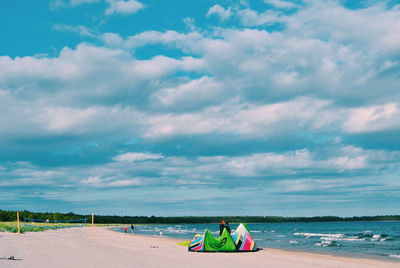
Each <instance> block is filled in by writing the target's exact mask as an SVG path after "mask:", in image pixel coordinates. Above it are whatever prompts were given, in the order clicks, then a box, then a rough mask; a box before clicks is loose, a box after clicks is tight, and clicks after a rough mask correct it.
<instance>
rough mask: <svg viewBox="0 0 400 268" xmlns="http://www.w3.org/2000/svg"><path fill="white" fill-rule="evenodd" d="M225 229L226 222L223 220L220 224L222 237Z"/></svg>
mask: <svg viewBox="0 0 400 268" xmlns="http://www.w3.org/2000/svg"><path fill="white" fill-rule="evenodd" d="M224 228H225V221H224V220H222V221H221V222H220V224H219V236H221V235H222V232H223V231H224Z"/></svg>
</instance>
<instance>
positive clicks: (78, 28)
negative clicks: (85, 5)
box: [53, 23, 98, 37]
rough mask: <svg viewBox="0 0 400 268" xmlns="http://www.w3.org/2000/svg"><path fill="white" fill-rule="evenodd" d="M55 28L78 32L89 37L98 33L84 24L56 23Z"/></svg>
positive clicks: (62, 30)
mask: <svg viewBox="0 0 400 268" xmlns="http://www.w3.org/2000/svg"><path fill="white" fill-rule="evenodd" d="M53 29H55V30H57V31H61V32H71V33H76V34H79V35H81V36H87V37H97V35H98V34H97V33H96V32H95V31H93V30H91V29H89V28H87V27H85V26H83V25H77V26H74V25H65V24H60V23H58V24H55V25H54V26H53Z"/></svg>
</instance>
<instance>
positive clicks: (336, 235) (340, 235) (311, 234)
mask: <svg viewBox="0 0 400 268" xmlns="http://www.w3.org/2000/svg"><path fill="white" fill-rule="evenodd" d="M294 235H303V236H305V237H306V238H307V237H315V236H319V237H336V238H340V237H343V236H344V234H317V233H294Z"/></svg>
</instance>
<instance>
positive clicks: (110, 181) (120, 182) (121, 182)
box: [80, 176, 143, 187]
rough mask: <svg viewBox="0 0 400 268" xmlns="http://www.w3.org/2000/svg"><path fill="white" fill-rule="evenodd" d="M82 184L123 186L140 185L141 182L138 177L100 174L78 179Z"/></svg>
mask: <svg viewBox="0 0 400 268" xmlns="http://www.w3.org/2000/svg"><path fill="white" fill-rule="evenodd" d="M80 184H82V185H88V186H93V187H124V186H140V185H143V182H142V180H141V179H140V178H134V179H117V178H114V177H107V178H102V177H101V176H91V177H88V178H87V179H83V180H81V181H80Z"/></svg>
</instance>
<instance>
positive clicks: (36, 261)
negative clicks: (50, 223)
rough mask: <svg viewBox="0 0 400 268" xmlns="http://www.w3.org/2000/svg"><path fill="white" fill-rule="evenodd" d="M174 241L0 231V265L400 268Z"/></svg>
mask: <svg viewBox="0 0 400 268" xmlns="http://www.w3.org/2000/svg"><path fill="white" fill-rule="evenodd" d="M177 242H179V240H177V239H171V238H165V237H150V236H141V235H131V234H123V233H118V232H114V231H111V230H108V229H106V228H102V227H95V228H93V229H92V228H90V227H86V228H71V229H62V230H50V231H44V232H37V233H26V234H21V235H17V234H11V233H0V257H9V256H15V258H20V259H21V260H16V261H9V260H0V267H29V268H35V267H41V268H43V267H84V268H89V267H96V268H101V267H107V268H109V267H241V268H243V267H283V268H290V267H299V268H303V267H304V268H310V267H318V268H323V267H351V268H358V267H371V268H372V267H374V268H376V267H397V268H399V267H400V263H399V262H397V263H396V262H389V261H380V260H373V259H360V258H346V257H338V256H330V255H323V254H313V253H304V252H291V251H285V250H276V249H264V250H261V251H259V252H254V253H193V252H188V251H187V248H186V247H183V246H179V245H177Z"/></svg>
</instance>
